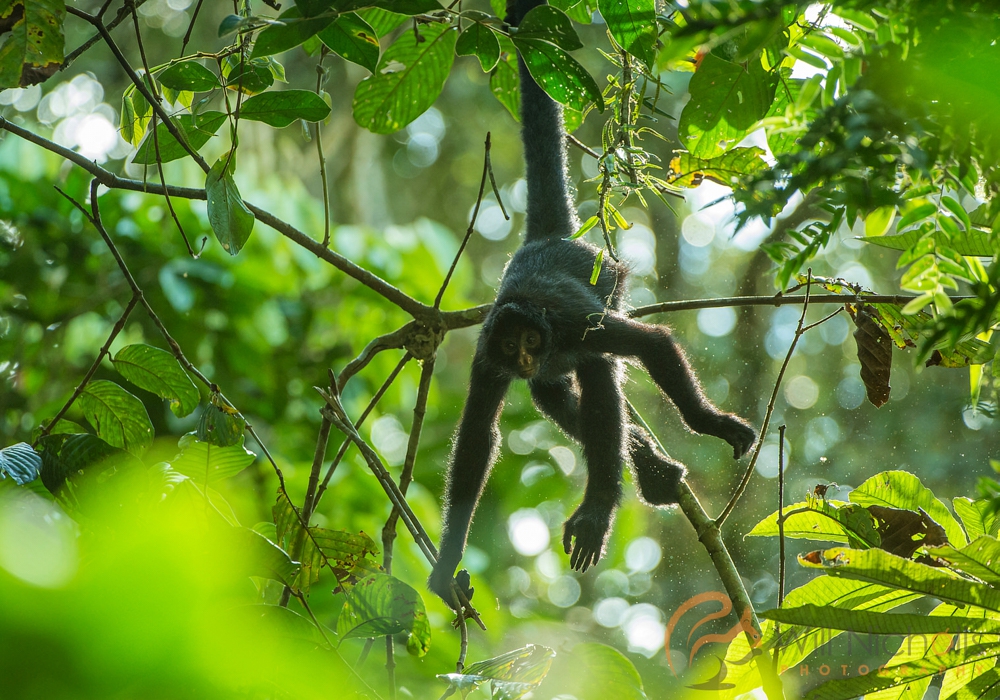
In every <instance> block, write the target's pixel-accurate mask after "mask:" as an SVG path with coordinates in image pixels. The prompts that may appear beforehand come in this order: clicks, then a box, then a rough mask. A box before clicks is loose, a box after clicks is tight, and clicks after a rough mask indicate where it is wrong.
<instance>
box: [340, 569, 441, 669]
mask: <svg viewBox="0 0 1000 700" xmlns="http://www.w3.org/2000/svg"><path fill="white" fill-rule="evenodd" d="M399 632H409V633H410V634H411V635H414V636H416V637H417V638H416V640H415V644H416V648H415V651H417V652H418V653H417V654H416V655H417V656H423V655H424V654H425V653H427V651H428V650H429V649H430V641H431V640H430V626H429V625H428V624H427V613H426V612H424V601H423V600H422V599H421V598H420V594H419V593H417V592H416V591H415V590H414V589H413V588H412V587H410V586H409V585H408V584H406V583H404V582H403V581H400V580H399V579H398V578H395V577H393V576H388V575H386V574H374V575H372V576H368V577H366V578H364V579H362V580H360V581H358V583H357V585H355V586H354V588H352V589H351V591H350V593H348V596H347V601H346V602H345V603H344V608H343V610H341V612H340V617H339V618H338V619H337V635H338V636H339V637H340V638H341V639H351V638H352V637H362V638H371V637H381V636H383V635H389V634H397V633H399ZM409 648H410V643H409V642H408V643H407V649H409Z"/></svg>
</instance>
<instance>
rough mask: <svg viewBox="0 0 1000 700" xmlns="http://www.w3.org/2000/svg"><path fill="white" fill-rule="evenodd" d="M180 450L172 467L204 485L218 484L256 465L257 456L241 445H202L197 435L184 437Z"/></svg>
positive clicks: (179, 443) (179, 442)
mask: <svg viewBox="0 0 1000 700" xmlns="http://www.w3.org/2000/svg"><path fill="white" fill-rule="evenodd" d="M177 446H178V447H180V449H181V451H180V454H178V455H177V456H176V457H174V458H173V459H172V460H171V461H170V466H171V468H173V469H174V470H175V471H177V472H180V473H181V474H183V475H184V476H187V477H190V478H191V479H192V480H194V481H196V482H197V483H199V484H201V485H205V484H209V485H211V484H215V483H218V482H220V481H222V480H224V479H228V478H229V477H231V476H235V475H236V474H239V473H240V472H241V471H243V470H244V469H246V468H247V467H249V466H250V465H251V464H253V460H254V458H256V456H257V455H255V454H254V453H253V452H251V451H250V450H248V449H246V448H245V447H243V446H242V445H231V446H229V447H219V446H217V445H213V444H211V443H208V442H202V441H201V440H199V439H198V438H197V437H196V435H195V434H194V433H187V434H185V435H182V436H181V439H180V440H179V441H178V442H177Z"/></svg>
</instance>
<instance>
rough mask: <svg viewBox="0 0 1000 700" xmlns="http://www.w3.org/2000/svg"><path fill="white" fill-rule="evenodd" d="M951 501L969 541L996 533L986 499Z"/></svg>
mask: <svg viewBox="0 0 1000 700" xmlns="http://www.w3.org/2000/svg"><path fill="white" fill-rule="evenodd" d="M994 362H996V360H994ZM951 503H952V505H953V506H955V512H956V513H958V517H960V518H961V519H962V525H964V526H965V532H966V534H967V535H968V537H969V541H973V540H975V539H977V538H979V537H981V536H983V535H996V532H994V527H995V525H996V513H995V512H994V511H993V509H992V507H991V506H990V502H989V501H988V500H986V499H981V500H978V501H973V500H972V499H971V498H963V497H960V498H955V499H953V500H952V502H951Z"/></svg>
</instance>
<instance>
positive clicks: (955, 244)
mask: <svg viewBox="0 0 1000 700" xmlns="http://www.w3.org/2000/svg"><path fill="white" fill-rule="evenodd" d="M923 237H924V233H923V231H922V230H920V229H910V230H909V231H906V232H905V233H897V234H894V235H892V236H879V237H877V238H869V237H867V236H865V237H864V238H860V239H859V240H863V241H864V242H865V243H873V244H874V245H877V246H882V247H883V248H891V249H893V250H907V249H908V248H912V247H913V246H914V245H916V244H917V242H918V241H920V239H921V238H923ZM931 239H932V240H934V241H935V242H936V243H938V244H939V245H941V246H943V247H947V248H951V249H952V250H954V251H955V252H957V253H958V254H960V255H977V256H982V257H992V256H993V255H996V254H998V253H1000V237H997V236H995V235H993V234H992V233H987V232H986V231H981V230H979V229H975V228H973V229H966V230H965V231H960V232H958V233H956V234H953V235H951V236H947V237H946V236H945V235H944V234H942V233H941V232H935V233H933V234H932V235H931Z"/></svg>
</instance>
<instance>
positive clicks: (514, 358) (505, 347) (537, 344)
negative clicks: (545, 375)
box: [500, 326, 542, 379]
mask: <svg viewBox="0 0 1000 700" xmlns="http://www.w3.org/2000/svg"><path fill="white" fill-rule="evenodd" d="M500 350H501V351H502V352H503V354H504V356H505V357H506V358H507V359H508V361H509V362H510V363H511V364H512V365H513V366H514V368H515V371H516V372H517V374H518V376H519V377H521V379H531V378H532V377H533V376H535V375H536V374H537V373H538V368H539V367H540V366H541V355H542V334H541V333H539V332H538V330H536V329H535V328H531V327H529V326H514V327H513V328H511V329H510V332H508V333H507V334H505V335H504V336H503V338H501V340H500Z"/></svg>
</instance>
